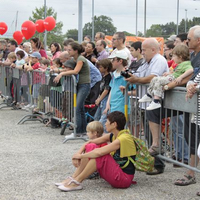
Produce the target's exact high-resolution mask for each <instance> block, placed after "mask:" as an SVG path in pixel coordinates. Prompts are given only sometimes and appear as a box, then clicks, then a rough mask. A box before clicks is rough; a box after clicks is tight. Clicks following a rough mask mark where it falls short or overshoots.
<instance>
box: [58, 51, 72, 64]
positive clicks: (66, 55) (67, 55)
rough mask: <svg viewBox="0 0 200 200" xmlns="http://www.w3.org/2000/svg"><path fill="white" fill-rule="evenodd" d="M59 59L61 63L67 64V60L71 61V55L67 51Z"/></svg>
mask: <svg viewBox="0 0 200 200" xmlns="http://www.w3.org/2000/svg"><path fill="white" fill-rule="evenodd" d="M59 58H60V61H61V63H64V62H66V61H67V60H69V59H70V56H69V53H68V52H67V51H63V52H62V53H61V54H60V56H59Z"/></svg>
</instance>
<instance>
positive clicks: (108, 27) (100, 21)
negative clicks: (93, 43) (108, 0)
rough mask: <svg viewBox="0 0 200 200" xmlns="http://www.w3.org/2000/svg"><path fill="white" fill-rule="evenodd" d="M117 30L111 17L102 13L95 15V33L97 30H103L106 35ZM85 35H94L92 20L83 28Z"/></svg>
mask: <svg viewBox="0 0 200 200" xmlns="http://www.w3.org/2000/svg"><path fill="white" fill-rule="evenodd" d="M116 31H117V28H116V27H115V26H114V25H113V21H112V19H111V18H110V17H107V16H105V15H101V16H99V17H97V16H94V34H95V33H96V32H103V33H105V34H106V35H113V34H114V33H115V32H116ZM83 35H84V36H85V35H92V22H88V23H86V24H85V26H84V28H83Z"/></svg>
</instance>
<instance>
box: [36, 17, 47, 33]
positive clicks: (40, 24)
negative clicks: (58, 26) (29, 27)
mask: <svg viewBox="0 0 200 200" xmlns="http://www.w3.org/2000/svg"><path fill="white" fill-rule="evenodd" d="M35 27H36V30H37V32H38V33H43V32H44V31H45V27H44V20H42V19H39V20H37V21H36V22H35Z"/></svg>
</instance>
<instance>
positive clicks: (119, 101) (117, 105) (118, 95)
mask: <svg viewBox="0 0 200 200" xmlns="http://www.w3.org/2000/svg"><path fill="white" fill-rule="evenodd" d="M126 84H127V82H126V81H125V79H124V77H123V76H121V75H119V76H117V73H116V71H114V72H113V78H112V80H111V81H110V87H111V91H110V92H111V97H110V112H113V111H120V112H123V113H124V103H125V97H124V95H123V93H122V92H121V91H120V89H119V87H120V86H125V87H126ZM128 113H130V102H129V103H128Z"/></svg>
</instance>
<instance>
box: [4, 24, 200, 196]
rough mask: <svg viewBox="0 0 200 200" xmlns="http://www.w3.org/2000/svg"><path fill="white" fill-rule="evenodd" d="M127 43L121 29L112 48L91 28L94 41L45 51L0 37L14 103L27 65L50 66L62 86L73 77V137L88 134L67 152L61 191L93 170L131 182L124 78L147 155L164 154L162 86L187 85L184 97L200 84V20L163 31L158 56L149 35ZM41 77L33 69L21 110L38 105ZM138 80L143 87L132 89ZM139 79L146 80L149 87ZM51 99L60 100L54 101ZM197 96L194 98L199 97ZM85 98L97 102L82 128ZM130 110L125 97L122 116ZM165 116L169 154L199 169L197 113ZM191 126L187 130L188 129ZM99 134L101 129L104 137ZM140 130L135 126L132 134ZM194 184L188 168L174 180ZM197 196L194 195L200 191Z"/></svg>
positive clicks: (55, 95) (116, 183)
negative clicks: (69, 160) (69, 166)
mask: <svg viewBox="0 0 200 200" xmlns="http://www.w3.org/2000/svg"><path fill="white" fill-rule="evenodd" d="M125 41H126V37H125V34H124V32H116V33H115V34H114V35H113V37H112V48H111V49H110V48H108V46H107V43H106V41H105V34H104V33H102V32H97V33H96V35H95V41H94V42H93V41H91V37H90V36H89V35H87V36H85V37H84V41H83V42H82V43H81V44H79V43H77V42H75V41H74V40H73V39H67V40H65V41H64V42H63V44H58V43H56V42H53V43H52V44H50V46H49V48H50V53H48V54H47V52H46V51H45V50H44V48H43V46H42V43H41V42H40V40H39V39H38V38H31V39H30V42H24V43H23V44H21V45H19V46H18V45H17V43H16V41H15V40H8V41H6V40H0V50H1V51H2V54H1V61H0V65H1V66H10V67H11V69H12V76H13V78H12V83H11V84H12V85H11V87H13V88H14V89H13V92H12V95H13V104H14V105H19V104H20V103H21V102H22V101H25V100H24V99H22V98H21V96H20V97H19V90H20V91H23V92H24V93H26V92H25V91H27V90H28V82H27V77H26V76H27V74H26V72H28V71H34V70H41V71H42V72H44V71H48V70H49V71H50V73H56V77H55V78H54V80H53V82H54V83H55V84H58V83H59V82H61V85H63V84H64V80H63V77H65V76H70V75H74V76H75V77H76V81H77V86H76V89H77V97H76V107H77V109H76V125H77V128H76V132H77V136H81V135H84V134H86V132H87V134H88V136H89V138H90V140H89V142H88V143H86V144H85V145H84V146H83V147H82V148H81V149H80V150H79V151H78V153H77V154H75V155H74V156H73V164H74V166H75V167H77V169H76V171H75V173H74V174H73V175H72V176H70V177H68V178H67V179H65V180H64V181H63V182H61V183H57V184H56V185H57V186H58V188H59V189H60V190H63V191H72V190H79V189H82V185H81V182H82V181H83V180H84V179H85V178H87V177H88V176H89V175H91V174H92V173H94V172H95V171H97V172H98V173H99V174H100V176H101V177H102V178H104V179H105V180H106V181H107V182H108V183H110V184H111V185H112V186H113V187H118V188H126V187H129V186H130V185H131V184H132V179H133V177H134V173H135V168H134V165H133V164H132V163H129V164H128V165H127V166H126V167H124V168H121V167H122V163H123V164H124V163H126V162H127V157H128V156H131V157H132V158H133V159H135V155H136V149H135V145H134V143H133V142H132V143H131V142H130V141H131V140H132V138H131V137H130V135H129V134H127V131H123V130H124V126H125V123H126V119H125V116H124V113H125V109H124V104H125V94H124V90H125V87H126V85H127V83H128V82H129V83H131V87H130V88H129V90H130V93H129V92H128V95H133V94H134V95H136V94H137V95H138V97H139V98H140V99H139V101H138V105H136V106H137V109H140V110H142V112H144V113H146V114H145V115H146V116H147V121H148V123H149V128H150V132H151V134H152V143H151V144H149V149H148V151H149V153H150V154H151V155H152V156H156V155H158V154H159V153H161V154H162V153H163V149H162V148H161V144H160V119H162V118H166V116H167V117H170V116H171V113H170V114H168V113H167V114H165V111H166V110H165V109H163V106H162V100H163V98H164V94H163V93H164V91H167V90H170V89H172V88H174V87H176V86H186V89H187V94H186V99H188V98H192V97H193V95H194V94H195V93H197V92H199V90H200V84H199V83H200V26H194V27H192V28H190V30H189V32H188V33H182V34H179V35H177V36H174V35H173V37H172V36H171V37H169V38H168V39H167V41H166V42H165V43H164V55H161V54H160V50H161V46H160V44H159V42H158V41H157V40H156V39H155V38H146V39H145V40H144V41H143V42H141V41H137V42H132V43H130V45H128V46H126V44H125ZM61 46H63V51H62V47H61ZM20 70H21V71H22V73H21V74H19V71H20ZM42 80H43V79H42V77H40V78H38V76H37V74H36V76H35V77H33V93H32V97H33V99H34V105H26V108H27V107H30V106H33V108H34V107H37V104H38V98H39V95H40V94H39V89H40V88H41V87H42ZM136 84H140V85H142V87H140V88H139V91H138V93H136V88H137V86H136ZM144 84H150V85H149V87H148V89H147V90H146V86H145V85H144ZM61 85H58V86H54V87H52V88H51V95H50V96H51V98H50V99H51V106H52V107H56V109H58V110H64V107H65V106H64V105H65V104H66V101H67V100H66V99H65V98H62V95H61V94H62V93H63V92H65V89H64V90H63V88H62V87H61ZM21 89H22V90H21ZM27 98H28V97H27ZM55 101H56V102H58V105H55ZM199 101H200V98H199V96H198V103H199ZM27 102H28V100H27ZM68 103H69V102H68ZM85 104H90V105H95V109H94V110H93V113H92V114H93V116H94V120H95V123H94V124H91V123H89V124H88V126H87V121H86V118H85ZM134 105H135V104H134ZM160 109H162V112H160ZM130 112H131V109H130V102H129V103H128V114H130ZM134 113H135V112H134ZM197 113H198V112H197ZM161 115H162V116H161ZM135 117H136V116H135ZM62 118H64V119H63V120H66V118H67V116H65V114H63V115H62ZM171 118H172V119H171V122H172V124H171V125H172V133H173V137H174V143H173V144H174V148H175V154H174V155H173V156H172V158H173V159H174V160H176V161H178V162H182V163H185V164H189V165H190V166H191V167H197V164H198V160H199V159H197V158H196V155H197V152H196V150H197V148H196V144H199V139H200V137H199V136H200V135H199V134H200V130H199V126H198V125H200V122H199V119H200V116H198V114H193V115H192V120H191V114H190V113H185V114H184V117H183V114H182V113H181V112H180V113H178V112H176V113H175V114H173V117H171ZM97 121H99V122H100V124H99V122H98V123H97ZM141 121H142V120H141ZM141 121H140V122H141ZM141 126H143V125H141ZM86 127H87V130H86ZM190 127H191V135H189V134H188V132H189V128H190ZM196 130H197V133H196ZM103 132H104V133H105V134H104V135H103V136H102V134H103ZM138 134H139V133H138V132H137V133H136V135H137V136H138ZM189 136H190V137H189ZM73 137H74V134H73V133H72V134H71V135H67V136H66V139H70V138H73ZM177 138H178V141H176V140H177ZM188 145H189V147H188ZM182 148H183V149H182ZM189 148H190V150H189V152H190V154H189V152H188V149H189ZM111 152H112V153H111ZM110 153H111V154H110ZM182 154H184V155H182ZM119 158H120V159H119ZM189 158H190V159H189ZM189 160H190V161H191V162H190V163H188V161H189ZM196 160H197V162H196ZM120 163H121V164H120ZM163 165H164V164H163ZM174 166H175V164H174ZM163 168H164V166H163ZM163 168H161V169H156V168H155V171H154V172H152V174H159V173H162V172H163ZM194 183H196V179H195V174H194V171H192V170H188V171H187V174H186V175H184V177H183V178H180V179H178V180H176V181H175V183H174V184H175V185H179V186H186V185H190V184H194ZM197 195H199V196H200V193H197Z"/></svg>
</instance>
